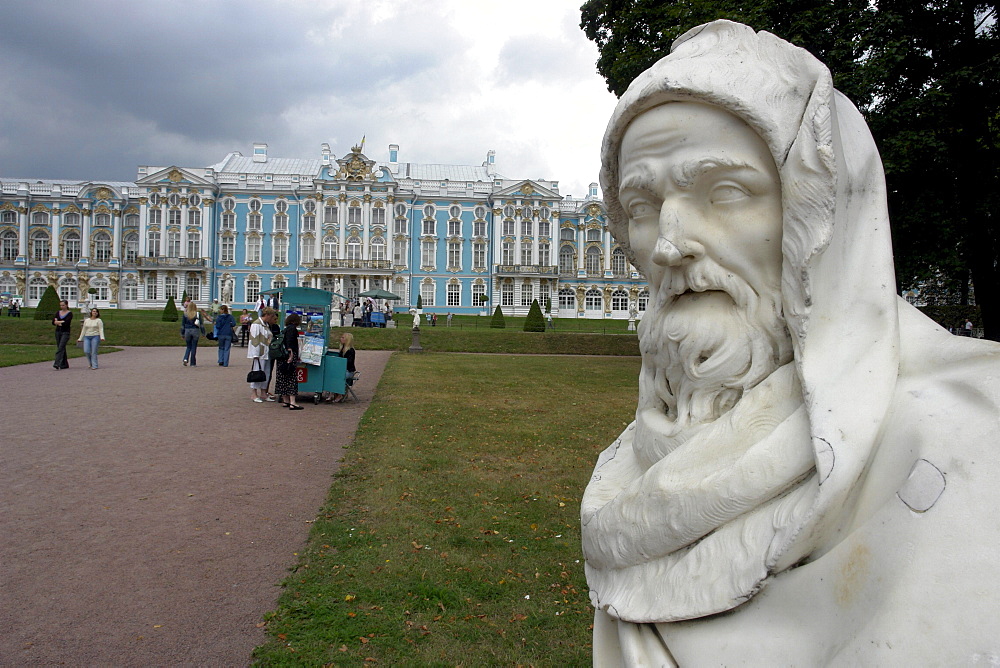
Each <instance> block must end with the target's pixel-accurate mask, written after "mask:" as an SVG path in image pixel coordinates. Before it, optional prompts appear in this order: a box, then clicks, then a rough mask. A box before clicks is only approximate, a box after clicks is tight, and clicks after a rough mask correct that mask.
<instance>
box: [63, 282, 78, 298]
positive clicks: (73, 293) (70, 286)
mask: <svg viewBox="0 0 1000 668" xmlns="http://www.w3.org/2000/svg"><path fill="white" fill-rule="evenodd" d="M78 298H79V292H78V291H77V285H76V279H75V278H64V279H62V280H61V281H59V299H65V300H66V301H68V302H72V301H76V300H77V299H78Z"/></svg>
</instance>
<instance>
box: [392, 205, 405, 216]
mask: <svg viewBox="0 0 1000 668" xmlns="http://www.w3.org/2000/svg"><path fill="white" fill-rule="evenodd" d="M394 210H395V212H396V217H398V218H402V217H404V216H406V205H405V204H403V203H402V202H396V206H395V207H394Z"/></svg>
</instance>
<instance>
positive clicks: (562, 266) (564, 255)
mask: <svg viewBox="0 0 1000 668" xmlns="http://www.w3.org/2000/svg"><path fill="white" fill-rule="evenodd" d="M575 255H576V253H574V252H573V249H572V248H571V247H570V246H563V247H562V248H560V249H559V273H560V274H571V273H573V272H574V271H576V257H575Z"/></svg>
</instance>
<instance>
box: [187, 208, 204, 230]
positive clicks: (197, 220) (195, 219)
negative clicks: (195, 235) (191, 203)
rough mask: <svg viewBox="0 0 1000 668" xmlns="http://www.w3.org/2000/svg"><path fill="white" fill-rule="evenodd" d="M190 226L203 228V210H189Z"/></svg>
mask: <svg viewBox="0 0 1000 668" xmlns="http://www.w3.org/2000/svg"><path fill="white" fill-rule="evenodd" d="M188 225H190V226H192V227H201V209H195V208H192V209H188Z"/></svg>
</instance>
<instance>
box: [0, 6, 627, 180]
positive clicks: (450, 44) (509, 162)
mask: <svg viewBox="0 0 1000 668" xmlns="http://www.w3.org/2000/svg"><path fill="white" fill-rule="evenodd" d="M581 3H582V0H499V1H496V2H494V1H492V0H490V1H487V0H424V1H422V2H400V1H399V0H391V1H388V0H301V1H300V0H270V1H268V0H260V1H258V0H253V1H249V0H232V1H228V0H226V1H223V0H219V1H212V0H198V1H187V0H182V1H172V2H144V1H141V0H130V1H118V0H58V1H56V0H7V1H6V2H5V3H4V26H3V28H4V29H3V47H2V50H0V123H2V128H0V177H3V178H33V179H41V178H53V179H81V180H108V181H132V180H134V179H135V178H136V167H137V166H138V165H173V164H176V165H179V166H184V167H200V166H208V165H211V164H214V163H216V162H219V161H220V160H222V158H224V157H225V155H226V154H227V153H229V152H230V151H240V152H242V153H243V155H250V153H251V145H252V143H253V142H257V141H262V142H266V143H267V144H268V154H269V155H270V156H272V157H283V158H316V159H318V158H319V157H320V144H321V143H323V142H328V143H329V144H330V146H331V147H332V148H333V151H334V153H335V154H336V155H337V156H338V157H340V156H343V155H344V154H345V153H347V152H348V151H349V150H350V148H351V146H353V145H355V144H357V143H358V142H359V141H360V140H361V138H362V136H365V137H366V142H365V153H366V154H367V155H368V156H369V157H370V158H373V159H375V160H379V161H384V160H386V159H387V157H388V145H389V144H391V143H395V144H399V146H400V160H401V161H404V162H423V163H447V164H473V165H478V164H482V162H483V161H484V160H485V159H486V152H487V151H488V150H490V149H494V150H495V151H496V152H497V166H498V169H499V171H500V172H501V173H502V174H503V175H504V176H507V177H509V178H544V179H554V180H558V181H559V182H560V192H562V194H563V195H575V196H583V195H585V194H586V188H587V184H589V183H591V182H592V181H596V180H597V172H598V167H599V162H600V158H599V148H600V140H601V135H602V134H603V132H604V126H605V124H606V123H607V120H608V117H609V116H610V114H611V111H612V109H613V108H614V104H615V98H614V96H613V95H612V94H611V93H609V92H608V91H607V88H606V86H605V83H604V80H603V79H602V78H601V77H600V76H599V75H598V74H597V72H596V69H595V66H594V63H595V61H596V60H597V49H596V47H595V46H594V45H593V44H592V43H591V42H590V41H588V40H587V38H586V37H585V36H584V34H583V31H582V30H580V28H579V22H580V15H579V6H580V4H581Z"/></svg>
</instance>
